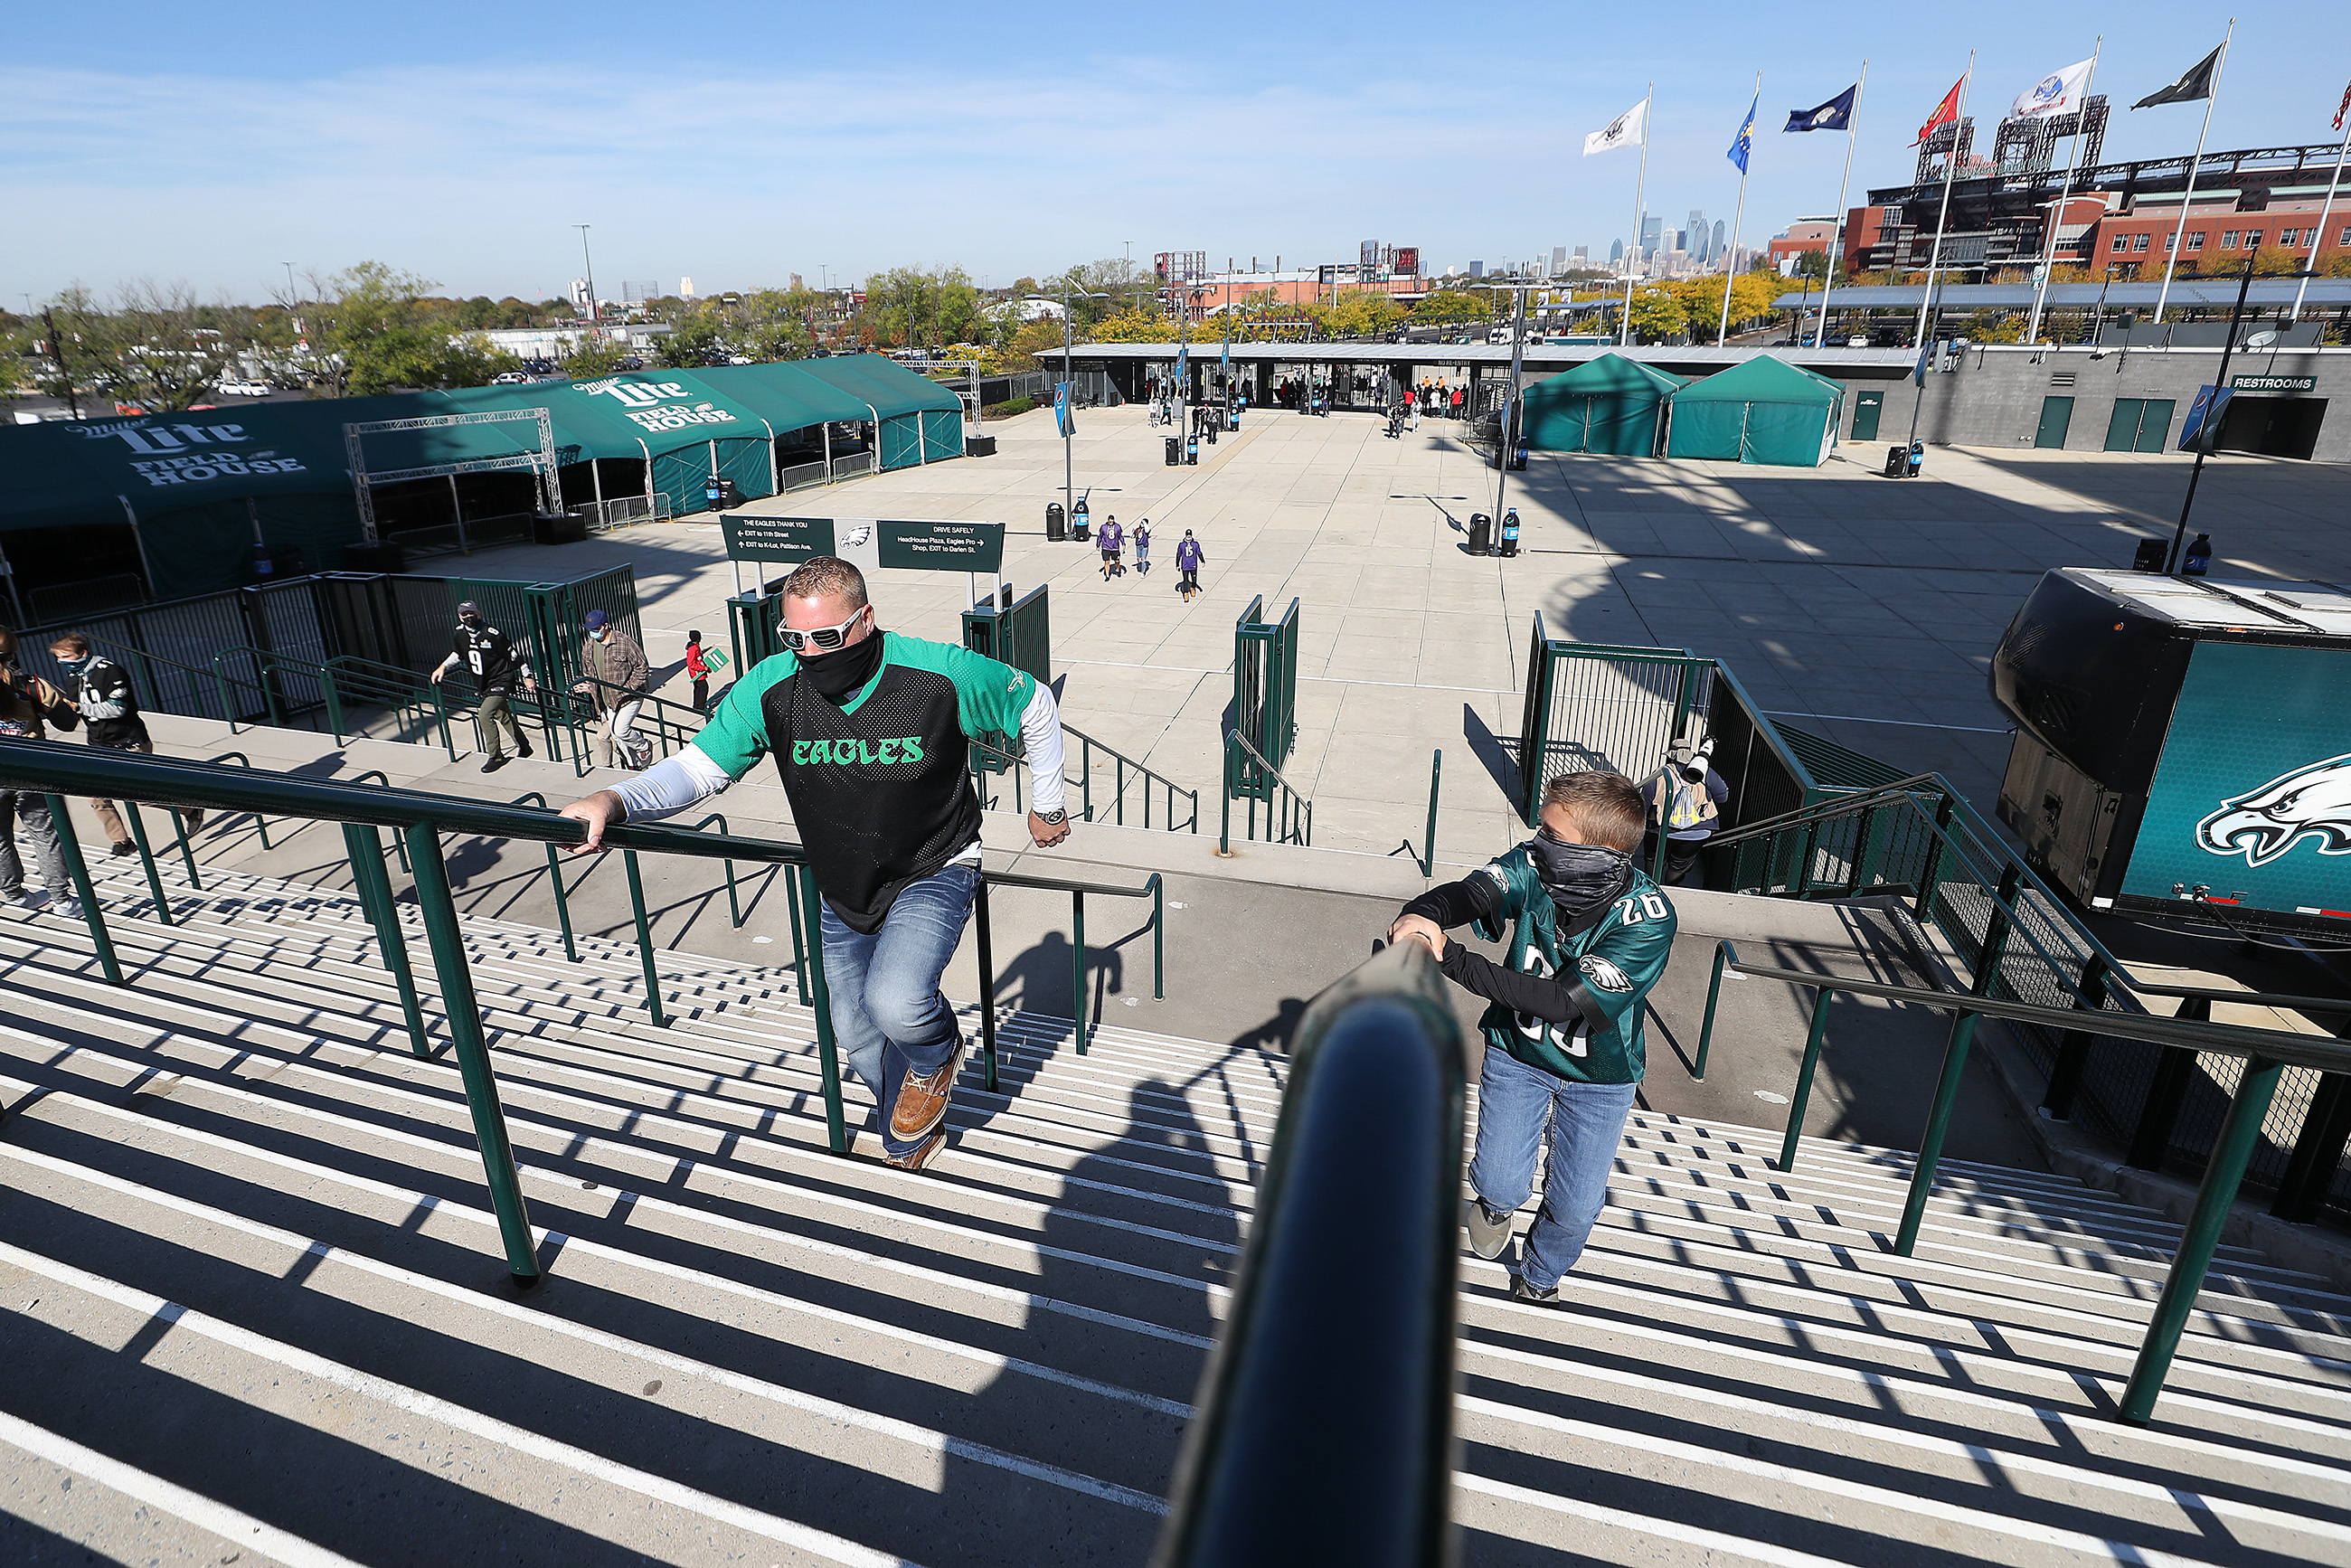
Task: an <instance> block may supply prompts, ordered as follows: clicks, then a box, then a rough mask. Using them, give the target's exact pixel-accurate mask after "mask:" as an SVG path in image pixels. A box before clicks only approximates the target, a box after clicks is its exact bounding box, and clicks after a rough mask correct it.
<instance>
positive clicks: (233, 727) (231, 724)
mask: <svg viewBox="0 0 2351 1568" xmlns="http://www.w3.org/2000/svg"><path fill="white" fill-rule="evenodd" d="M222 657H223V655H222V654H219V653H215V654H214V655H213V684H214V685H217V686H219V687H220V700H221V717H223V718H225V719H226V720H227V721H228V732H229V733H230V734H231V735H238V734H242V733H243V732H244V729H245V726H244V725H242V724H241V723H239V722H238V720H237V716H236V704H235V701H234V700H233V699H232V698H231V697H230V695H229V689H228V672H227V671H226V670H224V669H222V668H221V659H222Z"/></svg>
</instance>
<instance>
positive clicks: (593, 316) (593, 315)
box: [571, 224, 602, 347]
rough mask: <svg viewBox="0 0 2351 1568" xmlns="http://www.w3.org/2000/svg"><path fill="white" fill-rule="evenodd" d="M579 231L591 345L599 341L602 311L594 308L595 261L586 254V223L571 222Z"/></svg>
mask: <svg viewBox="0 0 2351 1568" xmlns="http://www.w3.org/2000/svg"><path fill="white" fill-rule="evenodd" d="M571 226H572V227H573V228H575V229H578V230H579V231H580V261H581V262H582V263H584V264H585V265H586V267H587V268H588V342H589V344H590V347H593V346H594V345H595V344H596V343H597V342H598V341H599V337H600V335H599V332H598V328H599V326H600V325H601V316H602V313H601V311H599V310H598V309H597V308H596V263H595V261H594V260H593V259H592V258H591V257H590V256H589V254H588V225H586V224H573V225H571Z"/></svg>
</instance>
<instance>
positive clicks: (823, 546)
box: [718, 512, 833, 564]
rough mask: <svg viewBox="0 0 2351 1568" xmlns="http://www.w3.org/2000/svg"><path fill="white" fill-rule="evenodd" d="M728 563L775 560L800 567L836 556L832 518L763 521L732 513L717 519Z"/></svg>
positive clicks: (743, 514)
mask: <svg viewBox="0 0 2351 1568" xmlns="http://www.w3.org/2000/svg"><path fill="white" fill-rule="evenodd" d="M718 527H719V530H720V532H722V533H723V534H724V535H725V536H726V558H727V559H729V560H775V561H786V562H791V563H794V564H797V563H798V562H800V561H804V560H806V559H809V558H810V556H819V555H831V554H832V552H833V535H832V519H831V517H758V516H756V515H754V514H751V513H746V512H730V513H727V514H726V515H724V516H722V517H720V518H719V519H718Z"/></svg>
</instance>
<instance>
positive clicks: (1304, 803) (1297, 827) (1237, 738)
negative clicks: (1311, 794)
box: [1217, 729, 1314, 856]
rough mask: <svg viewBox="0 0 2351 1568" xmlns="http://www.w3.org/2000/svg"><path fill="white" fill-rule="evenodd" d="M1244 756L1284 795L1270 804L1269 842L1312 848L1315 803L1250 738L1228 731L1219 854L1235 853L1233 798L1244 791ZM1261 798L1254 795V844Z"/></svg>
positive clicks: (1250, 837)
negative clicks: (1240, 790)
mask: <svg viewBox="0 0 2351 1568" xmlns="http://www.w3.org/2000/svg"><path fill="white" fill-rule="evenodd" d="M1243 753H1246V754H1247V755H1248V757H1249V760H1250V761H1252V762H1254V763H1256V764H1257V765H1258V767H1259V768H1260V769H1262V770H1263V771H1264V774H1265V776H1266V777H1267V778H1268V779H1272V780H1273V783H1274V787H1275V788H1276V789H1279V790H1280V794H1279V795H1277V796H1275V797H1274V798H1273V799H1272V800H1269V801H1268V802H1266V820H1265V836H1266V841H1267V842H1269V843H1276V844H1301V845H1311V844H1312V843H1313V842H1314V802H1313V801H1312V800H1310V799H1309V798H1308V797H1307V795H1306V793H1305V792H1304V791H1303V790H1301V789H1299V788H1298V787H1297V786H1295V785H1293V784H1292V783H1290V780H1289V779H1284V778H1283V777H1282V776H1281V773H1280V769H1278V768H1275V767H1274V765H1273V764H1272V763H1270V762H1268V761H1267V760H1266V759H1265V754H1264V753H1263V752H1261V751H1259V749H1258V748H1257V747H1254V746H1251V745H1250V744H1249V737H1246V736H1244V735H1243V734H1241V732H1240V731H1239V730H1238V729H1228V730H1227V731H1225V787H1224V790H1223V794H1224V798H1225V800H1224V826H1223V828H1222V829H1221V831H1219V832H1218V833H1217V853H1218V854H1220V855H1226V856H1229V855H1230V854H1231V853H1232V852H1233V796H1234V795H1235V794H1236V793H1238V792H1239V789H1240V775H1241V771H1242V769H1241V763H1240V759H1241V756H1242V754H1243ZM1257 802H1258V797H1257V795H1256V794H1255V793H1254V792H1250V793H1249V821H1248V824H1247V829H1246V831H1247V835H1248V838H1247V841H1252V842H1253V841H1255V840H1256V838H1257Z"/></svg>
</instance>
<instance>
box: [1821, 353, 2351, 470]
mask: <svg viewBox="0 0 2351 1568" xmlns="http://www.w3.org/2000/svg"><path fill="white" fill-rule="evenodd" d="M2219 371H2220V350H2218V349H2129V350H2120V349H2117V350H2107V351H2105V352H2099V351H2097V350H2091V349H2087V348H2067V349H2041V350H2033V349H2026V348H2009V347H1992V346H1987V347H1983V348H1971V349H1970V350H1967V352H1966V353H1965V354H1963V355H1961V356H1960V357H1959V368H1958V369H1956V370H1954V371H1949V372H1948V373H1945V372H1939V371H1932V370H1930V371H1928V374H1927V385H1926V389H1925V392H1924V394H1923V395H1924V397H1925V403H1924V406H1923V408H1922V409H1921V411H1920V414H1919V420H1918V435H1919V439H1920V440H1922V441H1926V442H1928V443H1930V444H1935V445H1938V446H2006V447H2029V446H2031V445H2032V444H2033V435H2034V433H2035V432H2036V431H2037V430H2038V428H2039V426H2040V423H2041V408H2042V400H2043V398H2047V397H2053V396H2054V397H2071V398H2072V399H2073V400H2074V413H2073V421H2072V423H2071V424H2070V426H2069V427H2068V429H2067V431H2066V436H2065V449H2066V450H2068V451H2072V452H2099V451H2103V450H2105V444H2106V426H2107V423H2108V421H2109V420H2110V418H2111V417H2112V415H2113V413H2114V408H2115V402H2116V400H2117V399H2119V398H2164V399H2169V400H2170V401H2171V402H2172V403H2173V404H2174V405H2175V406H2174V407H2173V409H2172V413H2171V423H2170V426H2169V428H2168V430H2167V432H2166V433H2165V441H2164V449H2165V450H2166V451H2169V450H2172V449H2173V447H2174V446H2175V445H2176V444H2178V441H2179V424H2180V421H2181V420H2182V419H2184V418H2185V417H2186V416H2187V413H2188V405H2189V403H2190V402H2193V401H2194V400H2195V397H2196V391H2197V389H2198V388H2199V387H2201V386H2203V385H2205V384H2207V383H2208V382H2211V381H2212V380H2213V378H2214V377H2215V376H2216V375H2217V374H2218V373H2219ZM2229 375H2230V379H2231V380H2232V381H2233V380H2234V379H2235V378H2236V377H2238V376H2241V375H2276V376H2313V377H2315V378H2316V380H2317V382H2318V385H2317V387H2316V389H2315V390H2314V392H2309V393H2307V394H2305V395H2307V396H2309V397H2312V398H2319V399H2325V400H2327V406H2326V412H2325V419H2324V422H2323V423H2321V424H2320V426H2319V430H2318V441H2317V445H2316V447H2315V448H2314V451H2313V452H2312V454H2311V455H2312V457H2313V458H2314V460H2315V461H2318V462H2322V463H2351V350H2343V349H2300V350H2262V352H2259V353H2246V352H2244V351H2243V350H2239V351H2238V352H2237V353H2236V354H2234V355H2233V356H2231V359H2230V361H2229ZM2065 376H2071V377H2072V378H2073V384H2071V385H2070V386H2069V385H2065V384H2063V382H2062V381H2061V380H2060V379H2059V378H2062V377H2065ZM1834 379H1837V380H1841V381H1843V382H1844V384H1845V385H1846V386H1848V387H1850V388H1852V389H1854V390H1855V391H1866V390H1872V389H1875V390H1878V391H1882V392H1885V394H1886V403H1885V413H1884V415H1883V419H1882V422H1881V423H1880V424H1879V427H1878V438H1879V440H1880V441H1882V442H1884V443H1886V444H1891V443H1893V442H1895V441H1897V440H1900V439H1902V438H1903V436H1904V435H1905V434H1907V432H1908V430H1909V428H1910V409H1911V402H1912V399H1913V398H1915V397H1917V396H1919V395H1921V394H1920V393H1919V392H1917V389H1915V388H1914V387H1913V386H1912V385H1911V383H1910V381H1909V379H1908V378H1907V376H1905V377H1900V378H1897V379H1895V380H1891V381H1889V380H1886V379H1883V377H1882V372H1881V374H1880V375H1876V376H1872V375H1849V376H1844V377H1836V378H1834ZM2238 396H2239V398H2240V399H2245V398H2248V397H2250V396H2252V394H2250V393H2245V392H2240V393H2239V394H2238ZM1853 410H1854V400H1853V399H1852V398H1850V397H1848V398H1847V399H1846V400H1845V405H1844V420H1845V424H1844V431H1843V433H1842V434H1844V437H1845V438H1846V439H1848V440H1849V439H1851V437H1852V431H1853V425H1852V421H1853Z"/></svg>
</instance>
